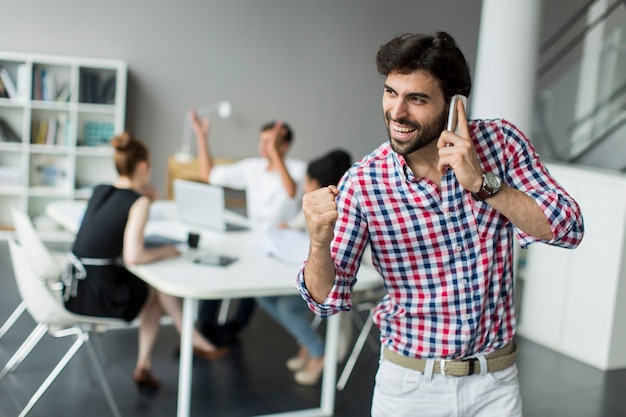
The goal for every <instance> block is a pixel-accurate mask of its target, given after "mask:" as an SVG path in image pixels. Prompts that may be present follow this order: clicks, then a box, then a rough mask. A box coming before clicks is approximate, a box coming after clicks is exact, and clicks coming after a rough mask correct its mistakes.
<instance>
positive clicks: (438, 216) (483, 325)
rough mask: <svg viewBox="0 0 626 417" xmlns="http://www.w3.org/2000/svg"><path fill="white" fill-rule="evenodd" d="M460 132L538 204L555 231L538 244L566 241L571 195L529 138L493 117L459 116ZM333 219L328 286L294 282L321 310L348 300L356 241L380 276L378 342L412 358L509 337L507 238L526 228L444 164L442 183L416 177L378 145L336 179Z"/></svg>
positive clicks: (527, 239)
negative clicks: (318, 296)
mask: <svg viewBox="0 0 626 417" xmlns="http://www.w3.org/2000/svg"><path fill="white" fill-rule="evenodd" d="M469 130H470V134H471V137H472V140H473V142H474V146H475V148H476V152H477V154H478V157H479V160H480V163H481V165H482V167H483V169H484V170H485V171H492V172H494V173H496V174H498V175H499V176H500V178H502V181H503V182H504V183H506V184H508V185H509V186H511V187H513V188H516V189H518V190H521V191H523V192H524V193H526V194H527V195H529V196H530V197H531V198H532V199H533V200H535V202H536V203H537V204H538V205H539V206H540V207H541V209H542V210H543V212H544V213H545V216H546V218H547V219H548V221H549V222H550V226H551V229H552V233H553V235H554V238H553V239H552V240H551V241H544V242H545V243H548V244H551V245H556V246H562V247H565V248H575V247H576V246H577V245H578V244H579V243H580V241H581V239H582V237H583V220H582V215H581V212H580V208H579V206H578V204H577V203H576V202H575V201H574V200H573V199H572V198H571V197H570V196H569V195H568V194H567V192H565V191H564V190H563V188H562V187H561V186H560V185H559V184H558V183H557V181H556V180H555V179H554V178H552V177H551V176H550V174H549V173H548V171H547V169H546V167H545V166H544V165H543V164H542V163H541V162H540V161H539V158H538V156H537V154H536V153H535V151H534V149H533V147H532V145H531V144H530V142H529V141H528V139H527V138H526V137H525V136H524V135H523V134H522V133H521V132H520V131H519V130H517V128H516V127H514V126H513V125H511V124H510V123H508V122H507V121H504V120H500V119H499V120H470V121H469ZM339 189H340V193H339V196H338V197H337V204H338V211H339V218H338V220H337V223H336V225H335V238H334V240H333V243H332V245H331V253H332V256H333V258H334V262H335V269H336V277H335V284H334V286H333V288H332V290H331V292H330V294H329V295H328V298H327V299H326V300H325V302H324V303H323V304H318V303H316V302H315V301H313V299H312V298H311V297H310V295H309V293H308V291H307V290H306V287H305V285H304V266H303V267H302V269H301V271H300V274H299V276H298V283H297V286H298V288H299V289H300V291H301V293H302V295H303V298H304V299H305V300H306V301H307V302H308V303H309V307H310V308H311V309H312V310H313V311H314V312H316V313H317V314H318V315H320V316H322V317H327V316H328V315H330V314H334V313H337V312H338V311H341V310H346V309H349V308H350V307H351V301H350V291H351V289H352V288H353V286H354V283H355V280H356V279H355V275H356V274H357V271H358V269H359V265H360V262H361V257H362V254H363V250H364V248H365V246H366V245H367V243H368V242H369V243H370V244H371V249H372V261H373V264H374V266H375V268H376V269H377V270H378V272H379V273H380V274H381V275H382V277H383V278H384V283H385V286H386V288H387V291H388V293H387V295H386V296H385V297H384V298H383V300H382V301H381V302H380V304H379V305H378V306H377V307H376V311H375V314H374V321H375V323H376V325H377V326H378V327H379V328H380V331H381V342H382V344H383V345H384V346H385V347H387V348H388V349H390V350H392V351H394V352H397V353H399V354H402V355H405V356H409V357H418V358H449V359H451V358H465V357H471V356H475V355H477V354H479V353H485V354H486V353H489V352H492V351H494V350H496V349H499V348H501V347H503V346H504V345H506V344H507V343H509V342H511V340H512V339H513V336H514V334H515V315H514V306H513V242H514V241H513V236H514V232H515V235H516V237H517V239H518V241H519V242H520V244H521V246H522V247H526V246H527V245H529V244H530V243H533V242H536V241H539V239H537V238H534V237H532V236H529V235H527V234H525V233H523V232H522V231H520V230H519V229H517V228H515V226H513V224H512V223H511V222H510V221H509V220H508V219H507V218H506V217H504V216H503V215H502V214H500V213H499V212H498V211H496V210H495V209H493V208H492V207H491V206H490V205H489V204H487V203H485V202H479V201H475V200H474V199H473V198H472V197H471V193H470V192H469V191H467V190H465V189H463V188H462V187H461V185H460V184H459V183H458V181H457V180H456V177H455V176H454V172H453V171H452V170H448V172H447V173H446V174H445V175H444V176H443V177H442V178H441V189H440V190H438V189H437V186H436V185H435V184H433V183H432V182H431V181H430V180H428V179H426V178H416V177H415V176H414V175H413V173H412V172H411V170H410V169H409V167H408V166H407V164H406V161H405V159H404V157H402V156H401V155H398V154H397V153H395V152H394V151H393V150H392V149H391V147H390V145H389V143H384V144H383V145H381V146H379V147H378V149H376V150H375V151H374V152H372V153H371V154H370V155H368V156H367V157H365V158H364V159H363V160H361V161H360V162H358V163H357V164H355V165H354V166H353V167H352V168H350V170H349V171H348V172H347V173H346V175H344V178H343V179H342V181H341V183H340V184H339Z"/></svg>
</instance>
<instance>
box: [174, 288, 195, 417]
mask: <svg viewBox="0 0 626 417" xmlns="http://www.w3.org/2000/svg"><path fill="white" fill-rule="evenodd" d="M197 308H198V300H196V299H195V298H190V297H185V298H184V299H183V322H182V329H181V332H180V363H179V365H178V411H177V414H176V415H177V417H189V410H190V405H191V373H192V365H193V327H194V320H195V318H196V311H197Z"/></svg>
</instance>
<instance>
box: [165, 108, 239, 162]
mask: <svg viewBox="0 0 626 417" xmlns="http://www.w3.org/2000/svg"><path fill="white" fill-rule="evenodd" d="M213 112H217V115H218V116H219V118H220V119H228V118H229V117H230V116H231V114H232V113H233V106H232V105H231V104H230V101H228V100H224V101H218V102H216V103H213V104H208V105H206V106H202V107H198V108H197V109H196V113H197V114H198V117H200V118H202V117H204V116H207V115H208V114H210V113H213ZM175 158H176V160H177V161H179V162H188V161H190V160H191V159H193V156H192V155H191V121H190V120H189V114H188V113H185V117H184V118H183V141H182V143H181V146H180V151H178V152H177V153H176V155H175Z"/></svg>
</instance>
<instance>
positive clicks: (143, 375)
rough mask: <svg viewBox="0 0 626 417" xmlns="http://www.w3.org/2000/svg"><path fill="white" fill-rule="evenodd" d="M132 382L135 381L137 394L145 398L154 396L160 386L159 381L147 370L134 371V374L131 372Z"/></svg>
mask: <svg viewBox="0 0 626 417" xmlns="http://www.w3.org/2000/svg"><path fill="white" fill-rule="evenodd" d="M133 381H135V384H136V385H137V389H138V390H139V393H140V394H143V395H146V396H152V395H154V394H155V393H156V392H157V391H158V390H159V387H160V386H161V383H160V382H159V380H158V379H156V378H155V377H154V375H152V372H150V370H148V369H139V368H137V369H135V372H133Z"/></svg>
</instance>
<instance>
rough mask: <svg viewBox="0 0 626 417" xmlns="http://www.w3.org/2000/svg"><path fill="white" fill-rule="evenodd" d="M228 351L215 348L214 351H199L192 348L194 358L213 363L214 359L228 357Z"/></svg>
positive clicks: (223, 348) (197, 348) (225, 348)
mask: <svg viewBox="0 0 626 417" xmlns="http://www.w3.org/2000/svg"><path fill="white" fill-rule="evenodd" d="M228 352H229V349H228V348H227V347H224V346H222V347H216V348H215V350H212V351H208V350H204V349H200V348H199V347H195V346H194V348H193V354H194V356H197V357H199V358H202V359H205V360H207V361H214V360H216V359H220V358H223V357H224V356H226V355H228Z"/></svg>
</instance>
